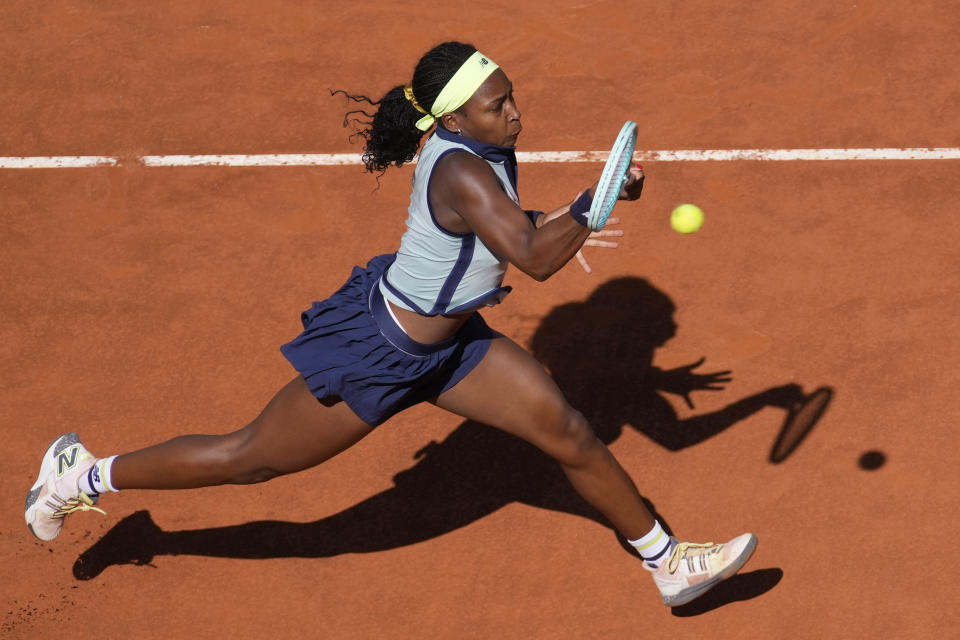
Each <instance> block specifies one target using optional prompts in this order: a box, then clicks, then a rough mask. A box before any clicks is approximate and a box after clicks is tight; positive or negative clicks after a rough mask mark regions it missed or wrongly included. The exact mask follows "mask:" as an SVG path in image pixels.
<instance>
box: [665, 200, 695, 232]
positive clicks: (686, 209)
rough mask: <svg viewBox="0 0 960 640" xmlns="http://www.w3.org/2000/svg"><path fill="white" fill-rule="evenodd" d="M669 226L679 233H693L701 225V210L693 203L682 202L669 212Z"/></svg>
mask: <svg viewBox="0 0 960 640" xmlns="http://www.w3.org/2000/svg"><path fill="white" fill-rule="evenodd" d="M670 226H671V227H673V230H674V231H677V232H679V233H693V232H694V231H697V230H698V229H700V227H701V226H703V211H702V210H701V209H700V207H698V206H697V205H695V204H682V205H680V206H679V207H677V208H676V209H674V210H673V211H672V212H670Z"/></svg>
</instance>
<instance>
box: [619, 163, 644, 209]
mask: <svg viewBox="0 0 960 640" xmlns="http://www.w3.org/2000/svg"><path fill="white" fill-rule="evenodd" d="M642 192H643V167H642V166H641V165H639V164H635V165H633V166H632V167H630V170H629V171H628V172H627V181H626V182H625V183H624V185H623V188H622V189H621V190H620V198H619V199H620V200H636V199H637V198H639V197H640V194H641V193H642Z"/></svg>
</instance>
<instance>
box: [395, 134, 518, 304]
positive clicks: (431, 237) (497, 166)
mask: <svg viewBox="0 0 960 640" xmlns="http://www.w3.org/2000/svg"><path fill="white" fill-rule="evenodd" d="M456 152H467V153H472V154H473V155H475V156H479V157H481V158H483V159H484V160H486V161H487V163H488V164H489V165H490V167H491V168H492V169H493V171H494V173H496V175H497V178H498V179H499V180H500V185H501V186H502V187H503V190H504V192H506V194H507V195H508V196H510V198H511V199H512V200H513V201H514V202H517V203H518V204H519V199H518V197H517V160H516V155H515V154H514V151H513V147H501V146H497V145H491V144H486V143H483V142H477V141H476V140H471V139H470V138H465V137H463V136H459V135H457V134H455V133H451V132H450V131H447V130H446V129H444V128H443V127H437V128H436V130H435V132H434V133H433V135H431V136H430V138H428V139H427V141H426V142H425V143H424V145H423V148H422V149H421V150H420V155H419V158H418V159H417V166H416V169H414V173H413V192H412V193H411V195H410V206H409V208H408V209H407V212H408V214H409V215H408V217H407V230H406V232H405V233H404V234H403V237H402V238H401V240H400V248H399V249H398V250H397V257H396V260H395V261H394V262H393V264H391V265H390V267H389V268H388V269H387V270H386V271H385V272H384V274H383V277H382V278H381V279H380V291H381V293H383V296H384V297H385V298H386V299H387V300H389V301H390V302H392V303H393V304H395V305H397V306H398V307H401V308H403V309H407V310H408V311H415V312H416V313H419V314H421V315H428V316H433V315H437V314H453V313H459V312H463V311H470V310H474V309H477V308H480V307H482V306H484V305H486V306H493V305H495V304H497V303H499V302H501V301H502V300H503V298H505V297H506V295H507V294H508V293H509V292H510V289H511V288H510V287H504V286H502V283H503V276H504V274H505V273H506V271H507V265H508V264H509V263H508V262H507V261H506V260H503V259H501V258H499V257H498V256H496V255H495V254H494V253H493V252H492V251H490V249H489V248H488V247H487V246H486V245H485V244H483V242H482V241H481V240H480V238H478V237H477V236H476V234H475V233H472V232H468V233H453V232H452V231H448V230H446V229H444V228H442V227H441V226H440V225H439V224H437V221H436V218H435V217H434V214H433V209H432V207H431V206H430V198H429V193H430V181H431V178H432V177H433V171H434V168H435V167H436V165H437V162H439V161H440V159H441V158H443V157H444V156H446V155H447V154H449V153H456Z"/></svg>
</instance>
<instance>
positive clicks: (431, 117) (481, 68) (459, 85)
mask: <svg viewBox="0 0 960 640" xmlns="http://www.w3.org/2000/svg"><path fill="white" fill-rule="evenodd" d="M497 69H499V67H498V66H497V64H496V63H495V62H493V61H492V60H490V59H489V58H488V57H486V56H485V55H483V54H482V53H480V52H479V51H475V52H474V54H473V55H472V56H470V57H469V58H467V61H466V62H464V63H463V65H461V66H460V68H459V69H457V72H456V73H455V74H453V77H452V78H450V81H449V82H447V84H446V86H444V87H443V90H442V91H441V92H440V95H438V96H437V99H436V100H435V101H434V102H433V107H431V108H430V113H427V114H426V115H425V116H423V117H422V118H420V119H419V120H417V129H420V131H427V130H428V129H430V127H432V126H433V123H434V122H435V121H436V120H437V118H439V117H440V116H442V115H444V114H445V113H450V112H451V111H456V110H457V109H459V108H460V107H462V106H463V104H464V103H465V102H466V101H467V100H469V99H470V96H472V95H473V94H474V93H475V92H476V90H477V89H479V88H480V85H482V84H483V83H484V81H485V80H486V79H487V78H488V77H489V76H490V74H491V73H493V72H494V71H496V70H497ZM404 94H406V91H404ZM411 96H413V90H412V89H411V91H410V96H407V99H408V100H409V99H410V97H411ZM411 102H412V103H413V106H415V107H418V109H419V110H421V111H422V110H423V109H422V108H421V107H420V105H418V104H417V103H416V101H415V100H411ZM424 113H425V112H424Z"/></svg>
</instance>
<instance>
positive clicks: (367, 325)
mask: <svg viewBox="0 0 960 640" xmlns="http://www.w3.org/2000/svg"><path fill="white" fill-rule="evenodd" d="M351 97H352V96H351ZM353 99H354V100H358V101H366V102H369V103H370V104H371V105H373V106H375V107H376V113H375V114H374V115H373V116H372V120H371V121H370V122H367V123H364V126H366V127H367V128H365V129H364V130H363V131H362V132H361V133H362V134H363V136H364V137H365V139H366V145H365V152H364V155H363V160H364V163H365V164H366V166H367V169H368V170H369V171H380V172H382V171H385V170H386V169H387V168H388V167H389V166H391V165H396V166H398V167H399V166H401V165H403V164H404V163H406V162H410V161H412V160H413V159H414V157H415V156H416V155H417V152H418V150H419V159H418V162H417V166H416V169H415V171H414V179H413V192H412V195H411V198H410V206H409V209H408V214H409V216H408V218H407V229H406V232H405V233H404V235H403V237H402V238H401V240H400V247H399V249H398V250H397V252H396V253H393V254H389V255H381V256H377V257H375V258H373V259H372V260H371V261H370V262H369V263H368V264H367V265H366V267H362V268H361V267H356V268H354V269H353V272H352V273H351V275H350V277H349V279H348V280H347V281H346V283H345V284H344V285H343V286H342V287H341V288H340V289H339V290H338V291H336V292H335V293H334V294H333V295H332V296H330V297H329V298H327V299H326V300H324V301H322V302H316V303H314V304H313V306H312V307H311V308H310V309H308V310H307V311H305V312H304V313H303V314H302V322H303V327H304V331H303V333H301V334H300V335H299V336H298V337H296V338H295V339H294V340H292V341H291V342H289V343H287V344H285V345H283V346H282V347H281V350H282V352H283V354H284V356H286V358H287V359H288V360H289V361H290V363H291V364H292V365H293V367H294V368H295V369H296V371H297V372H298V375H297V376H296V377H295V378H294V379H293V380H292V381H291V382H289V383H288V384H287V385H286V386H284V387H283V388H282V389H280V391H279V392H278V393H277V394H276V395H275V396H274V397H273V399H272V400H271V401H270V402H269V403H268V404H267V406H266V407H265V408H264V409H263V411H262V413H261V414H260V415H259V416H257V418H256V419H254V420H253V422H251V423H250V424H248V425H247V426H245V427H243V428H242V429H239V430H237V431H235V432H233V433H229V434H226V435H188V436H180V437H178V438H174V439H173V440H170V441H168V442H164V443H162V444H157V445H154V446H151V447H148V448H145V449H141V450H139V451H134V452H132V453H126V454H123V455H116V456H109V457H106V458H95V457H94V456H93V455H91V454H90V453H89V452H88V451H87V450H86V449H85V448H84V447H83V445H82V444H81V443H80V441H79V439H78V438H77V436H76V434H73V433H70V434H66V435H63V436H60V437H59V438H57V439H56V440H55V441H54V442H53V444H51V445H50V447H49V448H48V449H47V451H46V453H45V454H44V457H43V462H42V465H41V468H40V474H39V477H38V479H37V482H36V483H35V484H34V486H33V487H32V488H31V490H30V492H29V493H28V495H27V501H26V508H25V517H26V521H27V524H28V526H29V527H30V530H31V531H32V532H33V534H34V535H36V536H37V537H38V538H40V539H41V540H52V539H53V538H55V537H56V536H57V534H58V533H59V532H60V529H61V527H62V526H63V519H64V518H65V517H66V516H67V515H68V514H71V513H74V512H75V511H77V510H90V509H95V510H97V511H99V509H97V508H96V507H94V506H93V505H94V504H95V502H96V501H97V499H98V497H99V495H100V494H102V493H106V492H109V491H118V490H127V489H188V488H196V487H205V486H211V485H220V484H248V483H256V482H263V481H266V480H269V479H271V478H274V477H276V476H279V475H283V474H289V473H295V472H297V471H302V470H304V469H308V468H310V467H312V466H314V465H317V464H320V463H321V462H323V461H325V460H327V459H329V458H331V457H332V456H334V455H336V454H338V453H340V452H341V451H343V450H345V449H347V448H348V447H350V446H351V445H353V444H354V443H356V442H357V441H359V440H360V439H361V438H363V437H364V436H366V435H367V434H369V433H370V432H371V431H373V430H374V428H375V427H376V426H377V425H380V424H381V423H383V422H384V421H385V420H387V419H388V418H389V417H391V416H392V415H394V414H396V413H398V412H400V411H402V410H404V409H406V408H408V407H410V406H412V405H415V404H417V403H420V402H431V403H433V404H435V405H436V406H438V407H441V408H443V409H446V410H448V411H451V412H453V413H455V414H457V415H459V416H463V417H464V418H468V419H471V420H475V421H478V422H482V423H485V424H488V425H491V426H493V427H496V428H499V429H502V430H504V431H506V432H508V433H510V434H513V435H515V436H517V437H519V438H523V439H524V440H527V441H528V442H530V443H532V444H533V445H535V446H537V447H538V448H540V449H541V450H543V451H544V452H545V453H546V454H548V455H549V456H551V457H552V458H554V459H555V460H556V461H557V463H558V464H560V466H561V467H562V469H563V471H564V472H565V474H566V476H567V478H568V479H569V481H570V482H571V483H572V485H573V487H574V488H575V489H576V490H577V491H578V492H579V493H580V495H582V496H583V498H584V499H586V500H587V501H588V502H589V503H590V504H591V505H593V506H594V507H595V508H596V509H597V510H599V511H600V512H601V513H603V514H604V515H605V516H606V517H607V518H608V519H609V521H610V522H611V524H612V525H613V526H614V527H615V528H616V529H617V530H618V531H619V532H620V533H621V534H622V535H623V536H625V537H626V538H627V539H629V540H630V542H631V544H632V545H633V546H634V547H635V548H636V549H637V551H638V553H639V555H640V556H642V557H643V559H644V567H645V568H646V569H647V570H649V571H650V572H651V573H652V575H653V578H654V581H655V583H656V585H657V587H658V588H659V590H660V593H661V596H662V600H663V602H664V603H665V604H667V605H679V604H683V603H685V602H688V601H689V600H691V599H693V598H695V597H697V596H698V595H700V594H702V593H703V592H705V591H706V590H707V589H709V588H710V587H712V586H713V585H714V584H716V583H717V582H719V581H720V580H722V579H724V578H727V577H729V576H730V575H732V574H733V573H735V572H736V571H737V570H738V569H739V568H740V567H741V566H742V565H743V564H744V563H745V562H746V561H747V559H748V558H749V556H750V554H751V553H752V552H753V549H754V547H755V545H756V537H755V536H753V535H752V534H743V535H741V536H738V537H736V538H734V539H733V540H731V541H730V542H727V543H725V544H713V543H708V544H692V543H688V542H682V543H678V542H677V541H676V540H675V539H674V538H673V537H671V536H670V535H669V534H668V533H667V532H666V531H664V529H663V527H662V526H661V524H660V523H659V522H658V521H657V520H656V519H655V518H654V517H653V515H652V514H651V513H650V511H649V510H648V509H647V508H646V506H645V505H644V502H643V500H642V499H641V497H640V494H639V493H638V492H637V489H636V487H635V485H634V483H633V481H632V480H631V479H630V477H629V476H628V475H627V473H626V472H625V471H624V470H623V468H622V467H621V466H620V464H619V463H618V462H617V460H616V459H614V457H613V455H612V454H611V453H610V451H609V450H608V449H607V447H606V446H605V445H604V444H603V443H602V442H601V441H600V440H599V439H598V438H597V437H596V436H595V435H594V432H593V431H592V430H591V428H590V425H589V424H588V423H587V421H586V419H585V418H584V416H583V415H582V414H580V413H579V412H578V411H576V410H575V409H574V408H573V407H571V406H570V405H569V404H568V403H567V401H566V400H565V399H564V397H563V395H562V394H561V392H560V390H559V389H558V387H557V385H556V384H554V382H553V380H552V379H551V378H550V376H549V375H548V374H547V373H546V371H545V370H544V368H543V367H542V366H541V365H540V364H539V363H538V362H537V361H536V360H535V359H534V358H533V357H532V356H531V355H530V354H529V353H527V352H526V351H525V350H524V349H522V348H521V347H520V346H518V345H517V344H516V343H515V342H513V341H512V340H510V339H509V338H507V337H505V336H503V335H501V334H498V333H496V332H495V331H493V330H491V329H490V328H489V327H488V326H487V324H486V323H485V322H484V320H483V318H482V317H481V315H480V314H479V313H478V309H480V308H482V307H484V306H492V305H494V304H497V303H500V302H501V301H502V300H503V299H504V297H505V296H506V295H507V293H509V291H510V288H509V287H504V286H503V285H502V283H503V277H504V273H505V271H506V269H507V265H508V264H513V265H514V266H516V267H517V268H518V269H520V270H521V271H523V272H524V273H526V274H528V275H529V276H531V277H533V278H534V279H536V280H538V281H543V280H546V279H548V278H549V277H550V276H551V275H553V274H554V273H556V272H557V271H558V270H559V269H560V268H561V267H563V266H564V265H565V264H566V263H567V262H568V261H570V259H571V258H573V257H574V256H575V255H576V254H577V253H578V252H579V251H580V249H581V247H583V246H584V245H585V244H586V245H591V244H592V245H599V246H603V245H604V244H605V243H606V244H610V243H609V241H604V240H602V239H601V238H602V237H603V236H606V235H619V233H618V232H611V231H601V232H591V230H590V229H589V228H588V227H587V212H588V211H589V208H590V203H591V189H585V190H584V191H583V192H582V194H580V195H578V197H577V198H576V199H575V200H574V201H573V202H571V203H569V204H567V205H564V206H563V207H561V208H559V209H557V210H554V211H553V212H552V213H550V214H546V215H545V214H542V213H541V212H538V211H525V210H524V209H522V208H521V207H520V205H519V197H518V195H517V165H516V158H515V155H514V147H515V143H516V141H517V136H519V135H520V131H521V128H522V127H521V123H520V122H521V120H520V111H519V109H518V108H517V103H516V101H515V100H514V96H513V85H512V84H511V82H510V80H509V78H508V77H507V75H506V74H505V73H504V72H503V70H501V69H499V68H498V66H497V65H496V64H495V63H494V62H493V61H492V60H491V59H490V58H488V57H486V56H484V55H483V54H481V53H480V52H478V51H477V50H476V48H474V47H473V46H471V45H466V44H461V43H456V42H447V43H444V44H441V45H439V46H437V47H435V48H434V49H432V50H431V51H429V52H428V53H426V54H425V55H424V56H423V58H422V59H421V60H420V61H419V63H418V64H417V66H416V69H415V70H414V73H413V80H412V82H410V83H406V84H404V85H400V86H397V87H394V88H393V89H391V90H390V91H389V92H388V93H387V94H386V95H385V96H383V98H382V99H380V100H378V101H371V100H369V99H367V98H365V97H363V96H360V97H354V98H353ZM430 129H434V131H433V133H432V134H431V135H430V136H429V137H428V139H427V140H426V142H424V144H423V145H422V147H421V145H420V142H421V139H422V137H423V136H424V134H425V133H426V132H427V131H429V130H430ZM642 188H643V174H642V171H641V170H640V169H639V167H634V168H633V169H631V170H630V175H629V178H628V180H627V181H626V183H625V186H624V188H623V190H622V191H621V196H620V197H621V199H626V200H635V199H636V198H638V197H640V193H641V190H642ZM597 330H598V331H602V330H603V329H602V327H597Z"/></svg>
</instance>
